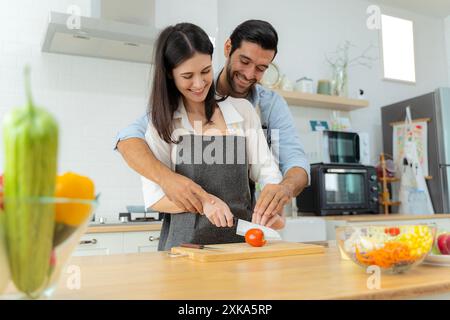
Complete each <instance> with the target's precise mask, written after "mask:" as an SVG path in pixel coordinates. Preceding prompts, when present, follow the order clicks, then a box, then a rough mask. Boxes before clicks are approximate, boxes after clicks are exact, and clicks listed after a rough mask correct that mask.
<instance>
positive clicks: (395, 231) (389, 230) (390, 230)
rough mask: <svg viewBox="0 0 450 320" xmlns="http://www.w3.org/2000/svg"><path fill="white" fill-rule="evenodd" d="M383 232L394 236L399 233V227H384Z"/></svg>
mask: <svg viewBox="0 0 450 320" xmlns="http://www.w3.org/2000/svg"><path fill="white" fill-rule="evenodd" d="M384 232H385V233H386V234H389V235H391V236H392V237H396V236H398V235H399V234H400V228H394V227H393V228H386V229H384Z"/></svg>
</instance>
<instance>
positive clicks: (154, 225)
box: [86, 214, 450, 233]
mask: <svg viewBox="0 0 450 320" xmlns="http://www.w3.org/2000/svg"><path fill="white" fill-rule="evenodd" d="M287 219H288V220H294V219H304V220H311V219H316V220H325V221H330V220H331V221H346V222H366V221H367V222H369V221H400V220H426V219H428V220H429V219H450V214H434V215H423V216H418V215H398V214H390V215H384V214H378V215H356V216H354V215H352V216H328V217H318V216H291V217H287ZM161 225H162V222H161V221H155V222H131V223H120V222H118V223H109V224H100V223H94V224H91V225H89V227H88V229H87V231H86V233H110V232H141V231H160V230H161Z"/></svg>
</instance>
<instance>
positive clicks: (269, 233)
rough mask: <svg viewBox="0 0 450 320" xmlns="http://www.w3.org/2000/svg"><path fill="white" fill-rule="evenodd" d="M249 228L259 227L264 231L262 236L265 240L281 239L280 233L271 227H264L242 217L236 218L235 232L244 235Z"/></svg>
mask: <svg viewBox="0 0 450 320" xmlns="http://www.w3.org/2000/svg"><path fill="white" fill-rule="evenodd" d="M250 229H260V230H261V231H262V232H263V233H264V238H265V239H266V240H281V236H280V234H279V233H278V232H276V231H275V230H273V229H272V228H269V227H265V226H262V225H260V224H256V223H251V222H248V221H245V220H242V219H238V220H237V229H236V234H238V235H240V236H245V234H246V233H247V231H248V230H250Z"/></svg>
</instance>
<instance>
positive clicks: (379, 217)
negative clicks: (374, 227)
mask: <svg viewBox="0 0 450 320" xmlns="http://www.w3.org/2000/svg"><path fill="white" fill-rule="evenodd" d="M324 219H325V220H337V221H347V222H364V221H400V220H429V219H450V214H442V213H441V214H433V215H403V214H388V215H385V214H371V215H356V216H328V217H324Z"/></svg>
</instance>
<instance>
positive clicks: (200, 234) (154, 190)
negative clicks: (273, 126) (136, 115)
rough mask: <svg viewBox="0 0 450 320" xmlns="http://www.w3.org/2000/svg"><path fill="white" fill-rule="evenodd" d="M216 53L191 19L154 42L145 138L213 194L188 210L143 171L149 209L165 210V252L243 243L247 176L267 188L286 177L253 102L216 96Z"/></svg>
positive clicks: (276, 224)
mask: <svg viewBox="0 0 450 320" xmlns="http://www.w3.org/2000/svg"><path fill="white" fill-rule="evenodd" d="M212 54H213V45H212V43H211V41H210V40H209V38H208V35H207V34H206V33H205V32H204V31H203V30H202V29H201V28H200V27H198V26H196V25H193V24H190V23H180V24H177V25H175V26H170V27H167V28H166V29H164V30H163V31H162V32H161V34H160V36H159V38H158V41H157V44H156V51H155V63H154V79H153V88H152V94H151V98H150V101H149V110H148V112H149V119H151V120H150V123H149V128H148V130H147V133H146V140H147V142H148V144H149V146H150V148H151V150H152V151H153V153H154V154H155V156H156V157H157V158H158V159H159V160H160V161H161V162H162V163H163V164H165V165H167V166H169V167H171V168H172V169H173V170H174V171H176V172H177V173H179V174H182V175H184V176H186V177H189V178H190V179H192V180H193V181H195V182H196V183H197V184H199V185H200V186H201V187H202V188H203V189H204V190H206V191H207V192H208V193H209V194H211V195H212V197H213V198H214V203H211V202H210V201H206V200H205V201H203V203H202V205H203V212H202V213H200V214H198V213H190V212H183V210H182V209H180V208H179V207H177V205H176V204H175V203H173V202H172V201H170V199H169V198H168V197H166V196H165V194H164V192H163V191H162V188H161V187H160V186H159V185H158V184H156V183H154V182H152V181H150V180H148V179H146V178H145V177H141V178H142V183H143V194H144V202H145V206H146V208H151V209H153V210H155V211H159V212H163V213H165V215H164V221H163V225H162V229H161V236H160V241H159V247H158V249H159V250H168V249H170V248H171V247H173V246H177V245H180V244H181V243H195V244H214V243H232V242H242V241H243V237H241V236H238V235H236V224H235V223H234V222H235V220H234V218H239V219H244V220H247V221H251V219H252V212H253V208H252V203H251V195H250V188H249V179H251V180H253V181H255V182H258V183H259V184H261V185H262V186H264V185H265V184H268V183H279V182H280V181H281V179H282V176H281V173H280V172H279V169H278V166H277V164H276V163H275V161H274V159H273V157H272V154H271V152H270V150H269V148H268V146H267V142H266V139H265V137H264V134H263V132H262V130H261V124H260V120H259V118H258V115H257V114H256V112H255V110H254V108H253V106H252V105H251V104H250V103H249V102H248V101H247V100H244V99H236V98H231V97H221V98H220V99H218V98H217V97H216V94H215V86H214V81H213V70H212ZM161 183H163V182H161ZM272 219H273V221H271V222H270V225H271V227H272V228H274V229H280V228H283V227H284V222H285V221H284V217H280V216H278V215H276V216H275V217H274V218H272Z"/></svg>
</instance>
